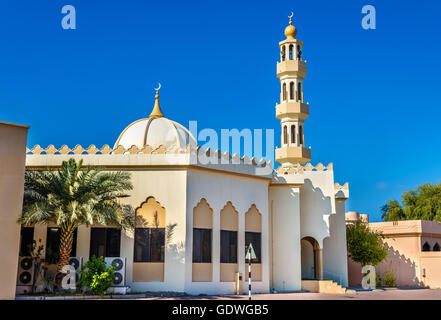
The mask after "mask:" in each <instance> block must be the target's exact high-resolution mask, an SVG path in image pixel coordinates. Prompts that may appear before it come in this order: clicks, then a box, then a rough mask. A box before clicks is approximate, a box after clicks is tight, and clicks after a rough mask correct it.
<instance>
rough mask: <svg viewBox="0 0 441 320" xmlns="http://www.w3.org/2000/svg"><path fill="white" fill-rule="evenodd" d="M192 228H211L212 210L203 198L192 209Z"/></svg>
mask: <svg viewBox="0 0 441 320" xmlns="http://www.w3.org/2000/svg"><path fill="white" fill-rule="evenodd" d="M193 228H203V229H212V228H213V209H212V208H211V207H210V204H209V203H208V202H207V199H205V198H202V199H201V200H200V201H199V203H198V204H197V205H196V206H195V207H194V208H193Z"/></svg>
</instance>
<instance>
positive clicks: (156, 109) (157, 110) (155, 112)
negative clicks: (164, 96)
mask: <svg viewBox="0 0 441 320" xmlns="http://www.w3.org/2000/svg"><path fill="white" fill-rule="evenodd" d="M159 89H161V84H160V83H158V87H157V88H155V90H156V94H155V105H154V107H153V110H152V113H150V115H149V118H151V117H155V118H163V117H164V115H163V114H162V111H161V107H160V105H159Z"/></svg>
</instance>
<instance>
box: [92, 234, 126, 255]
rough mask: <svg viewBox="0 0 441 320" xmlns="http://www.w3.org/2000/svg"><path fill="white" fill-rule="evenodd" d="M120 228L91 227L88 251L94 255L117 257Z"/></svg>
mask: <svg viewBox="0 0 441 320" xmlns="http://www.w3.org/2000/svg"><path fill="white" fill-rule="evenodd" d="M120 250H121V230H120V229H116V228H92V229H91V231H90V253H89V256H90V257H92V256H95V257H119V256H120Z"/></svg>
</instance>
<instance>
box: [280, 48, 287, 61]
mask: <svg viewBox="0 0 441 320" xmlns="http://www.w3.org/2000/svg"><path fill="white" fill-rule="evenodd" d="M285 51H286V50H285V46H283V47H282V52H281V55H282V61H285V54H286V52H285Z"/></svg>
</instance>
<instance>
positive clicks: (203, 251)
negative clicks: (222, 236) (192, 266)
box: [193, 228, 211, 263]
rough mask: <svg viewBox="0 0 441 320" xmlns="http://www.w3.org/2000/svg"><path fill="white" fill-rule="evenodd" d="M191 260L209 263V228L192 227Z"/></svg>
mask: <svg viewBox="0 0 441 320" xmlns="http://www.w3.org/2000/svg"><path fill="white" fill-rule="evenodd" d="M193 262H198V263H201V262H202V263H211V229H199V228H194V229H193Z"/></svg>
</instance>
